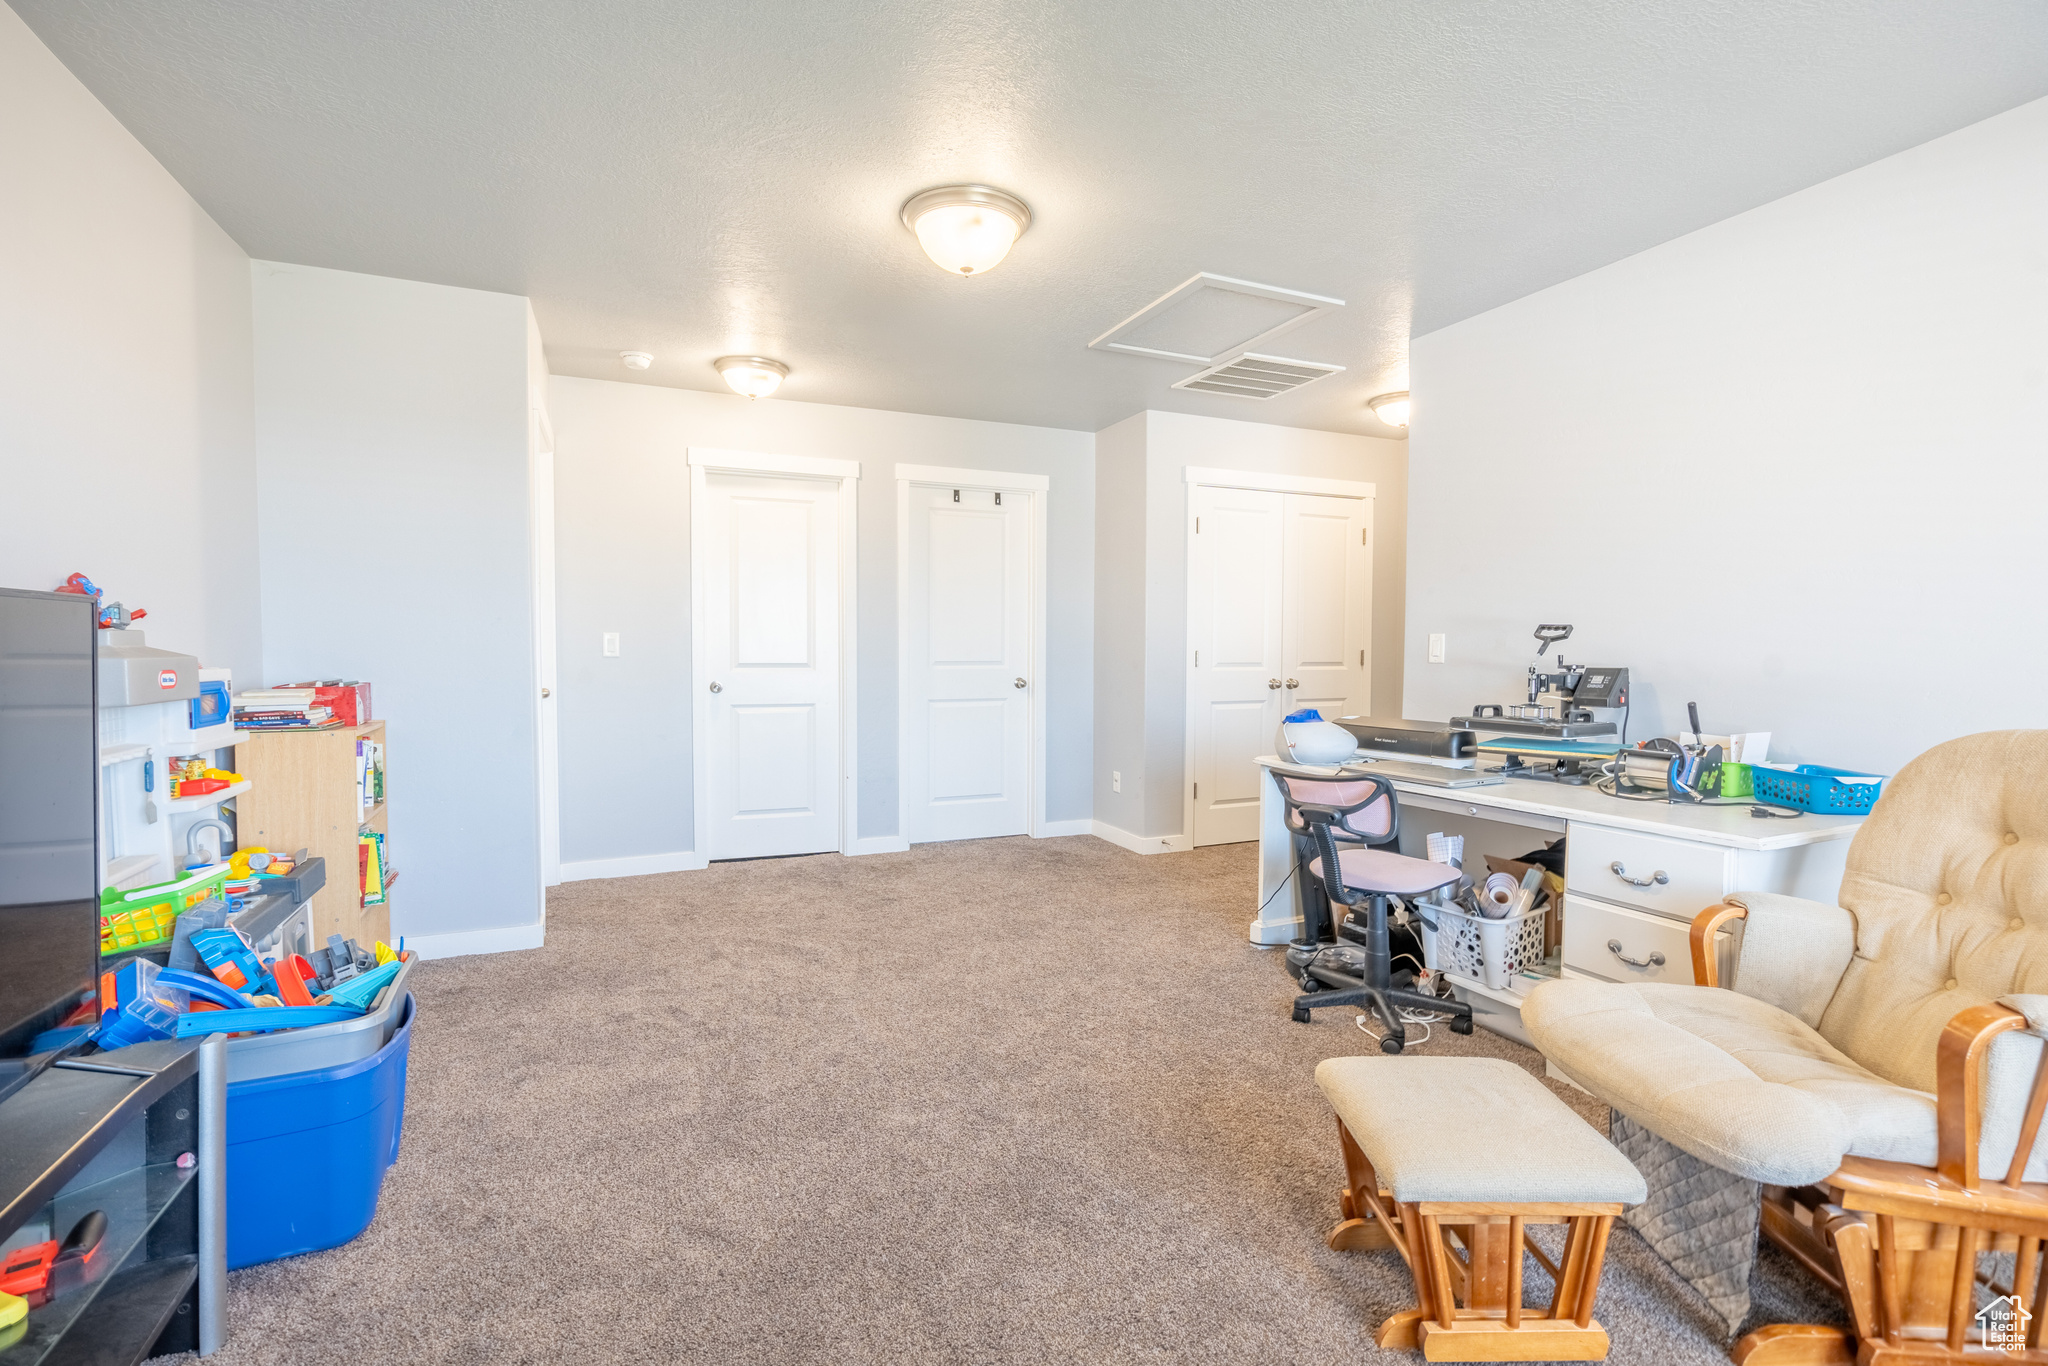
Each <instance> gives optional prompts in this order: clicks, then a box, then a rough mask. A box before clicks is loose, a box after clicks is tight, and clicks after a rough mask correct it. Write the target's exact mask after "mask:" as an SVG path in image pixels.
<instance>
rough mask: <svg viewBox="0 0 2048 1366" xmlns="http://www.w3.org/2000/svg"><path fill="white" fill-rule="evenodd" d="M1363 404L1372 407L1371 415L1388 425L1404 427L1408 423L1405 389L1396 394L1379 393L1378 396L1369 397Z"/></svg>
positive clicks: (1406, 392) (1406, 393)
mask: <svg viewBox="0 0 2048 1366" xmlns="http://www.w3.org/2000/svg"><path fill="white" fill-rule="evenodd" d="M1365 406H1366V407H1368V408H1370V409H1372V415H1373V416H1374V417H1376V418H1378V419H1379V420H1380V421H1382V422H1384V423H1386V424H1387V425H1388V426H1389V427H1402V428H1405V427H1407V425H1408V391H1407V390H1406V389H1403V390H1401V391H1400V392H1399V393H1397V394H1381V395H1380V396H1379V397H1378V398H1369V399H1367V400H1366V401H1365Z"/></svg>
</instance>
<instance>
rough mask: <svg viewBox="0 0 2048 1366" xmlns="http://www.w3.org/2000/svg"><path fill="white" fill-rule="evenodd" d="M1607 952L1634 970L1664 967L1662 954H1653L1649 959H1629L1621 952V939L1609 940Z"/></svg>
mask: <svg viewBox="0 0 2048 1366" xmlns="http://www.w3.org/2000/svg"><path fill="white" fill-rule="evenodd" d="M1607 951H1608V952H1609V953H1611V954H1613V955H1614V956H1615V957H1616V958H1619V959H1620V960H1621V961H1622V962H1624V963H1626V964H1628V965H1629V966H1630V967H1632V968H1661V967H1663V966H1664V955H1663V954H1661V953H1652V954H1651V955H1650V956H1649V957H1648V958H1631V957H1629V956H1628V955H1627V954H1625V953H1623V952H1622V951H1621V941H1620V940H1619V939H1610V940H1608V941H1607Z"/></svg>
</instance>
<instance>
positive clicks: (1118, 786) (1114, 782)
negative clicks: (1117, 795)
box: [1109, 769, 1124, 792]
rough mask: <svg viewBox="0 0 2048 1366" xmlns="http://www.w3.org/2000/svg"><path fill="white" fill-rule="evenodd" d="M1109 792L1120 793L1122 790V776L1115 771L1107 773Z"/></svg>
mask: <svg viewBox="0 0 2048 1366" xmlns="http://www.w3.org/2000/svg"><path fill="white" fill-rule="evenodd" d="M1109 790H1110V791H1111V792H1121V791H1123V790H1124V775H1123V774H1121V773H1119V772H1118V771H1117V770H1115V769H1111V770H1110V771H1109Z"/></svg>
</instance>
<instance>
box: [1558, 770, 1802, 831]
mask: <svg viewBox="0 0 2048 1366" xmlns="http://www.w3.org/2000/svg"><path fill="white" fill-rule="evenodd" d="M1593 790H1594V791H1595V792H1598V793H1600V794H1601V795H1602V796H1606V797H1612V798H1614V799H1615V800H1616V801H1623V802H1664V803H1666V804H1669V803H1670V801H1671V798H1669V797H1660V796H1658V795H1657V794H1656V793H1654V792H1650V793H1642V794H1638V793H1634V792H1621V791H1617V790H1616V781H1615V779H1614V777H1613V776H1611V775H1610V776H1608V777H1605V778H1596V779H1594V780H1593ZM1679 790H1680V791H1682V792H1690V791H1691V790H1692V789H1691V788H1688V787H1684V786H1683V785H1681V787H1680V789H1679ZM1687 804H1688V805H1691V806H1746V807H1748V808H1749V814H1750V815H1752V816H1754V817H1756V818H1757V819H1759V820H1764V819H1769V820H1780V821H1791V820H1797V819H1799V818H1800V817H1801V816H1804V815H1805V814H1806V812H1804V811H1797V810H1793V809H1791V808H1788V807H1781V806H1771V805H1769V804H1767V803H1764V802H1746V801H1743V800H1742V799H1741V798H1739V797H1738V798H1734V799H1732V800H1731V799H1728V798H1722V797H1697V796H1696V797H1694V799H1693V800H1692V801H1691V802H1689V803H1687Z"/></svg>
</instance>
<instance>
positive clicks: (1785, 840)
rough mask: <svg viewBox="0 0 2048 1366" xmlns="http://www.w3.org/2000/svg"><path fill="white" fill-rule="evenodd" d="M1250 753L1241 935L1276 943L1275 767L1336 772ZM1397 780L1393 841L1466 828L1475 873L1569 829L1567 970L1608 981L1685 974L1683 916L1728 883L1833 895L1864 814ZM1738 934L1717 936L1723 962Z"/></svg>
mask: <svg viewBox="0 0 2048 1366" xmlns="http://www.w3.org/2000/svg"><path fill="white" fill-rule="evenodd" d="M1257 762H1258V764H1259V766H1260V767H1261V769H1263V770H1264V774H1263V776H1262V778H1261V781H1260V798H1259V899H1258V906H1259V908H1260V909H1259V911H1258V913H1257V915H1256V916H1255V917H1254V919H1253V920H1252V925H1251V939H1252V942H1253V943H1254V944H1285V943H1288V942H1289V941H1291V940H1293V939H1294V938H1295V936H1296V935H1298V934H1299V933H1300V932H1301V904H1300V898H1299V892H1300V889H1299V887H1297V886H1291V885H1289V883H1288V877H1289V875H1290V874H1291V873H1293V872H1294V844H1293V839H1292V837H1291V836H1290V835H1289V833H1288V830H1287V825H1286V822H1285V820H1284V819H1283V814H1284V812H1285V809H1286V805H1285V802H1284V801H1283V800H1282V798H1281V796H1280V787H1279V784H1277V783H1275V782H1274V781H1273V779H1272V774H1273V773H1274V772H1276V771H1277V772H1281V773H1290V774H1298V775H1301V776H1303V777H1314V778H1321V777H1329V776H1330V775H1332V774H1333V773H1334V772H1335V770H1334V769H1331V768H1318V767H1312V766H1306V765H1300V764H1290V763H1283V762H1282V761H1281V760H1280V759H1278V758H1276V757H1274V756H1272V755H1266V756H1264V757H1262V758H1260V759H1259V760H1258V761H1257ZM1480 762H1481V763H1482V764H1483V763H1485V762H1486V760H1485V759H1484V758H1483V757H1482V759H1481V760H1480ZM1394 789H1395V791H1396V792H1397V793H1399V795H1400V805H1401V850H1402V852H1403V853H1410V854H1414V855H1416V856H1418V857H1419V856H1421V854H1422V851H1423V845H1424V841H1425V839H1426V837H1427V836H1428V835H1429V834H1430V832H1432V831H1443V832H1444V833H1446V834H1463V835H1465V837H1466V843H1465V866H1466V868H1467V870H1468V871H1470V870H1473V869H1477V870H1479V871H1478V873H1477V874H1476V875H1477V876H1479V877H1481V878H1483V877H1484V876H1485V867H1486V864H1485V860H1484V858H1483V855H1485V854H1497V855H1501V856H1504V857H1509V858H1512V857H1516V856H1518V855H1521V854H1524V853H1527V852H1529V851H1530V850H1531V849H1533V848H1536V847H1539V846H1541V845H1543V844H1545V843H1548V842H1549V841H1551V840H1554V839H1556V838H1557V837H1558V836H1559V835H1564V836H1566V837H1567V840H1566V845H1565V862H1566V871H1565V905H1564V963H1563V971H1564V973H1565V975H1566V976H1569V977H1577V976H1587V977H1598V978H1602V979H1604V980H1607V981H1613V982H1639V981H1661V982H1690V981H1692V953H1691V941H1690V938H1689V935H1690V932H1691V925H1692V918H1693V917H1694V916H1695V915H1697V914H1699V912H1700V911H1702V910H1704V909H1705V908H1706V907H1708V906H1711V905H1714V904H1715V903H1717V902H1718V901H1720V900H1721V898H1722V897H1723V896H1725V895H1726V894H1727V893H1729V892H1740V891H1751V892H1782V893H1786V894H1788V895H1791V896H1803V897H1810V898H1812V899H1813V900H1816V901H1825V902H1827V903H1828V904H1830V905H1833V904H1834V902H1835V897H1836V894H1837V893H1838V892H1839V891H1840V889H1841V884H1842V867H1843V861H1844V858H1845V857H1846V855H1847V853H1848V849H1849V838H1850V836H1852V835H1854V834H1855V833H1856V831H1857V829H1858V828H1859V827H1860V826H1861V825H1862V824H1863V818H1862V817H1860V816H1811V815H1807V816H1799V817H1797V818H1796V819H1791V820H1760V819H1758V818H1756V817H1754V816H1752V815H1750V814H1749V807H1748V806H1747V805H1743V806H1690V805H1671V804H1668V803H1665V802H1648V801H1627V800H1624V799H1621V798H1618V797H1610V796H1607V795H1606V794H1604V793H1602V792H1599V791H1596V790H1595V789H1593V788H1591V787H1573V786H1570V785H1568V784H1561V783H1553V782H1545V781H1543V780H1541V779H1532V778H1509V779H1508V780H1507V781H1506V782H1503V783H1498V784H1494V785H1491V786H1487V787H1464V788H1442V787H1431V786H1427V785H1424V784H1418V783H1412V782H1404V781H1401V780H1399V779H1396V780H1395V782H1394ZM1617 865H1618V866H1619V869H1620V871H1618V872H1617V871H1616V868H1617ZM1283 893H1284V894H1283ZM1736 942H1738V941H1737V940H1735V939H1734V938H1732V937H1730V938H1724V940H1723V954H1724V962H1725V961H1727V959H1728V958H1729V957H1731V956H1732V950H1733V946H1734V944H1735V943H1736ZM1617 943H1618V944H1620V945H1621V947H1620V948H1619V949H1618V950H1617V949H1613V948H1610V944H1617ZM1626 959H1633V960H1635V961H1634V963H1633V964H1631V963H1629V962H1626V961H1624V960H1626ZM1659 959H1661V961H1655V960H1659ZM1730 966H1732V964H1730ZM1460 985H1465V984H1463V983H1460ZM1489 994H1490V993H1489ZM1496 999H1499V1000H1503V1001H1507V1000H1508V998H1507V997H1506V995H1505V994H1502V995H1500V996H1498V997H1496Z"/></svg>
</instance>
